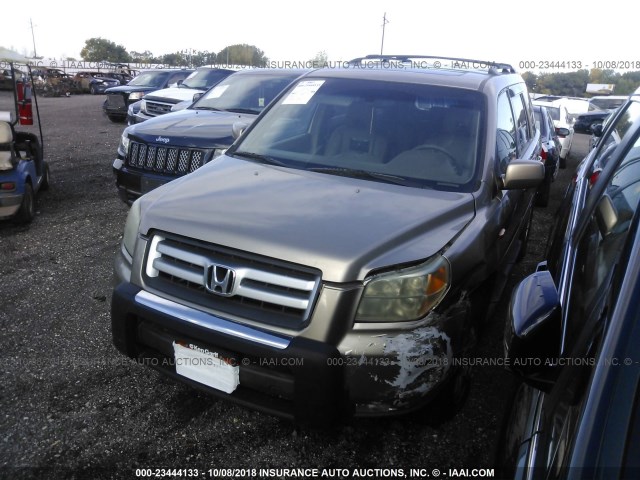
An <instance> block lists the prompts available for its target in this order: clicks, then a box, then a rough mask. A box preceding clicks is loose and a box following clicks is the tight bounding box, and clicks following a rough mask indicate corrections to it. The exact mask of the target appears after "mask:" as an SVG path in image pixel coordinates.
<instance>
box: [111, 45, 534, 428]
mask: <svg viewBox="0 0 640 480" xmlns="http://www.w3.org/2000/svg"><path fill="white" fill-rule="evenodd" d="M238 130H242V128H241V127H239V129H238ZM543 178H544V166H543V164H542V163H541V161H540V135H539V132H538V131H537V129H536V123H535V120H534V116H533V111H532V107H531V103H530V100H529V95H528V93H527V89H526V86H525V84H524V82H523V80H522V78H521V77H520V75H518V74H515V73H514V70H513V69H512V68H511V67H510V66H508V65H504V64H495V63H490V62H479V61H473V60H459V59H441V58H438V59H435V57H411V58H408V57H379V56H376V57H365V58H362V59H356V60H354V61H352V62H351V63H349V64H348V65H347V66H345V68H340V69H331V68H328V69H321V70H316V71H313V72H311V73H309V74H307V75H305V76H303V77H301V78H299V79H297V80H296V81H295V82H294V83H293V84H292V85H291V86H290V87H289V88H288V89H286V90H285V91H284V92H283V93H281V94H280V96H279V97H277V98H276V100H274V101H273V102H272V103H271V104H270V105H269V106H268V107H267V108H266V109H265V110H264V112H263V113H262V114H261V115H260V116H259V117H258V119H257V120H256V122H255V123H253V124H252V125H251V126H249V127H248V128H247V129H246V131H245V132H244V133H242V135H241V136H240V138H239V139H238V140H237V141H236V142H235V143H234V145H232V146H231V147H230V148H229V149H228V150H227V151H226V153H225V154H224V155H221V156H220V157H218V158H217V159H216V160H215V161H213V162H210V163H208V164H207V165H205V166H204V167H202V168H200V169H198V170H197V171H195V172H194V173H192V174H190V175H187V176H186V177H183V178H181V179H179V180H176V181H174V182H171V183H170V184H167V185H165V186H163V187H160V188H158V189H156V190H154V191H152V192H150V193H148V194H146V195H144V196H142V197H141V198H140V199H139V200H137V201H136V202H135V203H134V204H133V205H132V207H131V211H130V213H129V216H128V218H127V222H126V226H125V233H124V238H123V241H122V246H121V249H120V251H119V252H118V254H117V258H116V263H115V268H116V277H117V278H116V280H117V281H116V283H117V286H116V288H115V290H114V294H113V301H112V329H113V330H112V332H113V340H114V343H115V345H116V346H117V348H118V349H119V350H120V351H122V352H123V353H124V354H126V355H128V356H129V357H132V358H137V359H138V360H140V361H141V362H144V363H146V364H148V365H149V366H151V367H154V368H157V369H159V370H161V371H162V372H164V373H166V374H167V375H170V376H172V377H174V378H176V379H179V380H180V381H183V382H186V383H187V384H190V385H192V386H194V387H198V388H201V389H204V390H206V391H208V392H210V393H212V394H215V395H218V396H221V397H223V398H226V399H228V400H231V401H235V402H237V403H240V404H242V405H245V406H248V407H252V408H255V409H258V410H262V411H265V412H268V413H271V414H275V415H279V416H283V417H286V418H290V419H293V420H295V421H298V422H306V421H313V422H325V421H330V420H336V419H337V418H342V417H344V416H345V415H354V414H355V415H360V416H370V415H377V416H380V415H391V414H397V413H401V412H408V411H411V410H414V409H416V408H419V407H421V406H423V405H426V404H427V403H429V402H435V401H436V400H438V401H439V403H440V404H441V405H447V406H452V405H455V404H456V403H457V402H458V401H459V400H460V399H462V398H464V395H463V392H464V390H465V385H466V382H465V379H466V378H467V373H468V372H467V369H466V368H465V362H463V361H461V359H462V357H464V355H465V354H466V353H468V352H469V349H470V348H472V346H473V342H474V339H475V332H476V330H477V328H478V326H479V325H480V324H481V322H482V321H483V320H484V319H485V318H486V317H487V316H489V313H490V312H491V299H492V298H497V296H498V294H499V292H500V290H501V285H503V284H504V282H503V279H504V278H505V277H504V276H505V275H506V274H507V273H508V271H509V267H510V265H512V264H513V262H514V261H516V259H517V258H518V257H519V256H521V255H522V252H523V249H524V246H525V244H526V240H527V234H528V229H529V225H530V222H531V217H532V208H531V205H532V200H533V196H534V193H535V188H536V186H537V185H538V184H539V182H540V181H541V180H542V179H543ZM492 293H494V295H492ZM431 405H432V406H434V405H436V404H435V403H432V404H431Z"/></svg>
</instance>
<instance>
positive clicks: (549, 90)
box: [522, 68, 640, 97]
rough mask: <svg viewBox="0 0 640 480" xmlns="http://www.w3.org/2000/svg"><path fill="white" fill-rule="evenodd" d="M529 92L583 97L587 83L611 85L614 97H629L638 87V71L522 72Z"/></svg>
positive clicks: (595, 69)
mask: <svg viewBox="0 0 640 480" xmlns="http://www.w3.org/2000/svg"><path fill="white" fill-rule="evenodd" d="M522 77H523V78H524V81H525V82H526V83H527V87H528V89H529V92H531V93H541V94H547V95H561V96H568V97H585V96H589V95H588V94H586V90H587V84H588V83H599V84H613V85H615V86H614V90H613V94H614V95H629V94H631V93H633V92H634V91H635V90H636V89H637V88H638V87H640V71H635V72H625V73H619V72H616V71H614V70H600V69H597V68H593V69H591V70H577V71H575V72H566V73H540V74H535V73H533V72H524V73H523V74H522Z"/></svg>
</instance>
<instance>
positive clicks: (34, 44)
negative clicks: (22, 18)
mask: <svg viewBox="0 0 640 480" xmlns="http://www.w3.org/2000/svg"><path fill="white" fill-rule="evenodd" d="M29 24H31V39H32V40H33V56H34V58H36V57H37V56H38V53H37V52H36V37H35V35H34V34H33V21H32V20H31V19H29Z"/></svg>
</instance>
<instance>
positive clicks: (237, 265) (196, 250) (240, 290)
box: [144, 234, 321, 329]
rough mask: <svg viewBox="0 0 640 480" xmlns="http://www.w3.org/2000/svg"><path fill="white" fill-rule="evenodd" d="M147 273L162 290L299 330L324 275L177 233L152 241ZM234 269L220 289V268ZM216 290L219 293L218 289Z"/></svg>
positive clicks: (221, 311) (219, 310)
mask: <svg viewBox="0 0 640 480" xmlns="http://www.w3.org/2000/svg"><path fill="white" fill-rule="evenodd" d="M149 245H150V247H149V251H148V252H147V257H146V260H145V265H146V267H145V270H144V272H145V273H144V276H145V281H146V282H147V284H148V285H149V286H151V287H153V288H155V289H157V290H158V291H161V292H166V293H168V294H170V295H172V296H174V297H177V298H180V299H184V300H186V301H189V302H192V303H195V304H198V305H201V306H203V307H206V308H208V309H211V310H213V311H215V312H216V313H219V314H224V313H227V314H231V315H232V316H234V317H238V318H244V319H247V320H252V321H255V322H259V323H264V324H270V325H276V326H281V327H285V328H292V329H300V328H302V327H304V326H305V325H306V323H307V322H308V320H309V318H310V316H311V312H312V309H313V305H314V302H315V298H316V296H317V293H318V290H319V286H320V280H321V275H320V272H319V271H317V270H314V269H309V268H305V267H301V266H298V265H290V264H287V263H284V262H279V261H276V260H272V259H268V258H264V257H258V256H256V255H252V254H250V253H246V252H238V251H235V250H231V249H227V248H222V247H217V246H214V245H210V244H205V243H202V242H198V241H195V240H189V239H183V238H181V237H174V236H172V235H165V234H156V235H154V236H153V237H152V238H151V241H150V242H149ZM216 268H217V269H218V270H217V271H218V272H220V270H222V272H223V275H221V276H220V278H219V279H218V280H221V278H222V276H224V273H226V272H228V271H230V272H231V273H230V274H229V278H231V279H232V280H231V282H230V283H229V284H228V285H226V284H225V285H224V287H221V288H218V287H219V286H220V285H216V284H215V283H216V282H215V281H213V279H212V278H213V275H216V273H214V270H215V269H216ZM216 292H217V293H216Z"/></svg>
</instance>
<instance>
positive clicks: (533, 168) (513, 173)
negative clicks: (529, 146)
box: [502, 160, 544, 190]
mask: <svg viewBox="0 0 640 480" xmlns="http://www.w3.org/2000/svg"><path fill="white" fill-rule="evenodd" d="M542 180H544V165H543V164H542V162H538V161H536V160H513V161H512V162H511V163H509V165H507V171H506V173H505V174H504V175H503V176H502V188H503V189H504V190H520V189H526V188H534V187H537V186H538V185H539V184H540V182H542Z"/></svg>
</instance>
